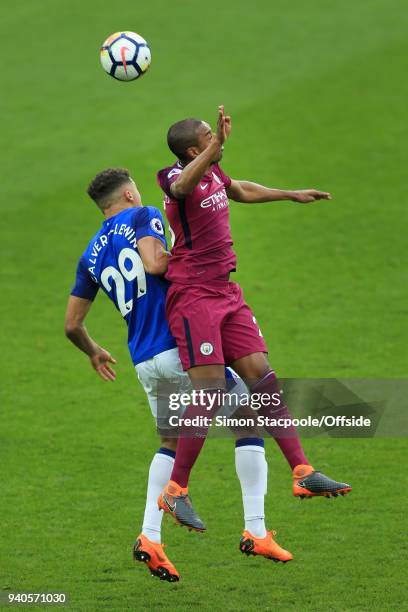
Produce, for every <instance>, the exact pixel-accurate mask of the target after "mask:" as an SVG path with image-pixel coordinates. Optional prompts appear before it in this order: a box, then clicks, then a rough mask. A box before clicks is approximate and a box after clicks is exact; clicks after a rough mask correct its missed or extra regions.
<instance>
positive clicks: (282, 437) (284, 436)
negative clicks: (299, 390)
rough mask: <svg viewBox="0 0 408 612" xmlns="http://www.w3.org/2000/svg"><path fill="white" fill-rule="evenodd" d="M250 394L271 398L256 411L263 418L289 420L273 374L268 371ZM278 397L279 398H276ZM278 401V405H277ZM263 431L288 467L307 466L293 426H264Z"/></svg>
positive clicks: (289, 416) (307, 463) (287, 411)
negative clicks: (266, 433)
mask: <svg viewBox="0 0 408 612" xmlns="http://www.w3.org/2000/svg"><path fill="white" fill-rule="evenodd" d="M251 392H252V393H262V394H265V395H266V394H268V395H271V396H273V397H271V401H270V403H269V404H268V405H267V406H262V407H261V408H260V409H259V410H258V414H260V415H261V416H264V417H270V418H273V419H277V418H283V419H291V418H292V417H291V415H290V413H289V410H288V408H287V406H286V405H285V403H284V402H283V400H282V397H281V395H280V393H279V383H278V379H277V378H276V375H275V372H273V371H272V370H269V372H267V373H266V374H265V376H263V377H262V378H260V379H259V380H258V381H257V382H256V383H255V385H253V386H252V387H251ZM278 396H279V398H278ZM277 401H279V405H277ZM265 429H266V431H267V432H268V433H270V434H271V435H272V436H273V437H274V438H275V440H276V442H277V444H278V445H279V448H280V449H281V451H282V453H283V454H284V455H285V457H286V459H287V461H288V463H289V465H290V467H291V468H292V470H293V468H294V467H296V466H297V465H301V464H303V465H309V461H308V460H307V458H306V456H305V453H304V452H303V448H302V445H301V443H300V439H299V436H298V434H297V431H296V429H295V427H294V426H293V425H291V426H290V427H286V428H283V427H273V426H265Z"/></svg>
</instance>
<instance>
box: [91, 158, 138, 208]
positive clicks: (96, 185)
mask: <svg viewBox="0 0 408 612" xmlns="http://www.w3.org/2000/svg"><path fill="white" fill-rule="evenodd" d="M130 180H131V178H130V174H129V170H128V169H127V168H107V169H106V170H102V172H98V174H97V175H96V176H95V178H94V179H93V181H91V182H90V183H89V186H88V189H87V193H88V195H89V197H90V198H92V200H93V201H94V202H96V204H97V205H98V206H99V208H102V209H103V208H106V207H107V200H108V198H109V196H110V195H111V194H112V193H113V192H114V191H115V189H117V188H118V187H120V186H121V185H124V184H125V183H128V182H129V181H130Z"/></svg>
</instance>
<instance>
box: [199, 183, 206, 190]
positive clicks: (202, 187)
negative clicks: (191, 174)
mask: <svg viewBox="0 0 408 612" xmlns="http://www.w3.org/2000/svg"><path fill="white" fill-rule="evenodd" d="M200 187H201V189H202V190H203V191H204V189H207V187H208V183H206V184H205V185H200Z"/></svg>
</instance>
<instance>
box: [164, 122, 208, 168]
mask: <svg viewBox="0 0 408 612" xmlns="http://www.w3.org/2000/svg"><path fill="white" fill-rule="evenodd" d="M202 125H203V122H202V121H201V120H200V119H183V120H182V121H177V123H174V124H173V125H172V126H171V128H170V129H169V131H168V132H167V144H168V145H169V149H170V151H171V152H172V153H174V155H175V156H176V157H178V158H179V159H181V160H182V161H186V160H187V157H188V156H187V149H189V148H190V147H195V146H196V145H197V144H198V131H199V129H200V127H201V126H202Z"/></svg>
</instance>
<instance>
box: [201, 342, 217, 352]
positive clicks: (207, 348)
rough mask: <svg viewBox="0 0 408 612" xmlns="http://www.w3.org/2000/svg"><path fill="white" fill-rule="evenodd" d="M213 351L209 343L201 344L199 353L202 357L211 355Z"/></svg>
mask: <svg viewBox="0 0 408 612" xmlns="http://www.w3.org/2000/svg"><path fill="white" fill-rule="evenodd" d="M213 350H214V347H213V345H212V344H211V342H203V343H202V344H201V346H200V352H201V354H202V355H211V353H212V352H213Z"/></svg>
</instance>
